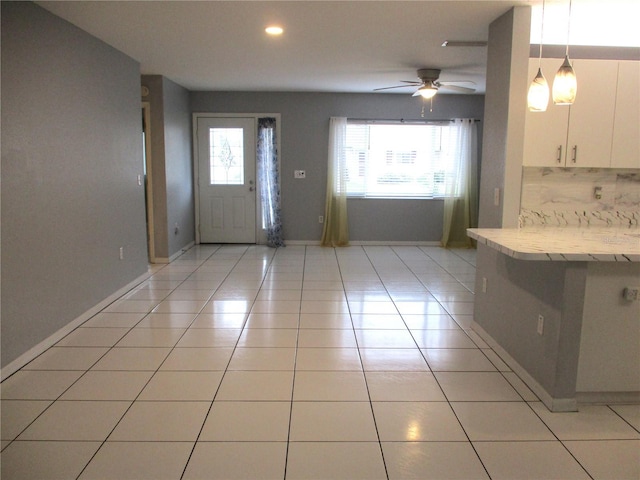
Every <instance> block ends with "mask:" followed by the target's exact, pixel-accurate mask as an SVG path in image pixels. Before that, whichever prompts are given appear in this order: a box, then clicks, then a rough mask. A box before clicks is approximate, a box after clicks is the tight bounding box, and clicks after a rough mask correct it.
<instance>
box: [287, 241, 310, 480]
mask: <svg viewBox="0 0 640 480" xmlns="http://www.w3.org/2000/svg"><path fill="white" fill-rule="evenodd" d="M306 265H307V247H306V246H305V247H304V259H303V262H302V282H301V283H300V306H299V307H298V328H297V332H296V347H295V353H294V356H293V375H292V379H291V400H290V402H289V425H288V427H287V446H286V448H285V454H284V472H283V480H286V478H287V468H288V466H289V448H290V446H291V423H292V421H293V399H294V394H295V388H296V373H297V368H296V367H297V362H298V348H299V344H300V319H301V316H302V297H303V294H304V276H305V269H306Z"/></svg>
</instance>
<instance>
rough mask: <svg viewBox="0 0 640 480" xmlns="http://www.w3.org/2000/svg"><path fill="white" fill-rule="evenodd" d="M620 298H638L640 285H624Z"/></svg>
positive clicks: (633, 299) (639, 297)
mask: <svg viewBox="0 0 640 480" xmlns="http://www.w3.org/2000/svg"><path fill="white" fill-rule="evenodd" d="M622 298H624V299H625V300H627V301H628V302H633V301H635V300H640V287H626V288H625V289H624V290H623V291H622Z"/></svg>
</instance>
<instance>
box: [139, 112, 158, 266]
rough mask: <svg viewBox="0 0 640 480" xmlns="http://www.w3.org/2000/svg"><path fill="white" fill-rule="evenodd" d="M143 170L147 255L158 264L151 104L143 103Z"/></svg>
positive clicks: (150, 260) (152, 261)
mask: <svg viewBox="0 0 640 480" xmlns="http://www.w3.org/2000/svg"><path fill="white" fill-rule="evenodd" d="M142 170H143V172H144V200H145V202H144V203H145V212H146V220H147V253H148V257H149V263H156V253H155V241H154V226H153V182H152V176H151V174H152V169H151V104H150V103H149V102H142Z"/></svg>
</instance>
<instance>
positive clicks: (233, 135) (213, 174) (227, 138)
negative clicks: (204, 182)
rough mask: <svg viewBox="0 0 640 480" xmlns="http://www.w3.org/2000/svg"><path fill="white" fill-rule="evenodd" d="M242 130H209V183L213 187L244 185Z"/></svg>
mask: <svg viewBox="0 0 640 480" xmlns="http://www.w3.org/2000/svg"><path fill="white" fill-rule="evenodd" d="M243 139H244V135H243V129H242V128H210V129H209V170H210V175H209V182H210V184H211V185H243V184H244V142H243Z"/></svg>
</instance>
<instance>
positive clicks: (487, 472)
mask: <svg viewBox="0 0 640 480" xmlns="http://www.w3.org/2000/svg"><path fill="white" fill-rule="evenodd" d="M391 250H392V251H394V253H395V254H396V255H397V256H398V258H400V256H399V255H398V254H397V252H396V251H395V249H394V248H391ZM420 250H422V249H420ZM423 253H424V254H425V255H426V252H423ZM427 256H429V255H427ZM400 260H401V261H402V263H403V264H404V265H405V266H407V268H409V267H408V265H406V263H405V262H404V261H403V260H402V259H401V258H400ZM409 270H410V269H409ZM445 270H446V268H445ZM412 273H413V272H412ZM414 275H415V274H414ZM421 283H422V282H421ZM425 288H426V286H425ZM427 290H428V289H427ZM436 301H437V299H436ZM438 303H440V302H438ZM401 316H402V315H401ZM403 321H404V318H403ZM405 324H406V322H405ZM411 336H412V337H413V333H412V334H411ZM414 341H415V338H414ZM416 345H417V342H416ZM418 351H419V352H420V354H421V355H422V357H423V359H424V361H425V362H426V364H427V366H428V367H429V371H430V372H431V374H432V375H433V378H434V379H435V382H436V383H437V385H438V388H440V391H441V392H442V395H443V396H444V398H445V400H446V402H447V405H448V406H449V409H450V410H451V412H452V413H453V415H454V416H455V418H456V421H457V422H458V425H459V426H460V428H461V429H462V432H463V433H464V435H465V437H466V438H467V442H468V443H469V445H470V446H471V448H472V449H473V451H474V453H475V455H476V457H477V459H478V461H479V462H480V464H481V465H482V468H484V471H485V472H486V474H487V477H489V478H491V474H490V473H489V470H488V469H487V467H486V465H485V464H484V462H483V461H482V458H481V457H480V454H479V453H478V451H477V450H476V448H475V446H474V445H473V442H472V441H471V438H470V437H469V434H468V433H467V430H466V429H465V428H464V425H463V424H462V422H461V421H460V418H459V417H458V414H457V413H456V411H455V409H454V408H453V406H452V405H451V400H450V399H449V397H448V396H447V394H446V392H445V391H444V389H443V388H442V385H441V383H440V381H439V380H438V378H437V377H436V375H435V374H434V373H433V370H432V369H431V365H429V362H428V361H427V358H426V356H425V354H424V352H423V351H422V349H421V348H419V347H418Z"/></svg>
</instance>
